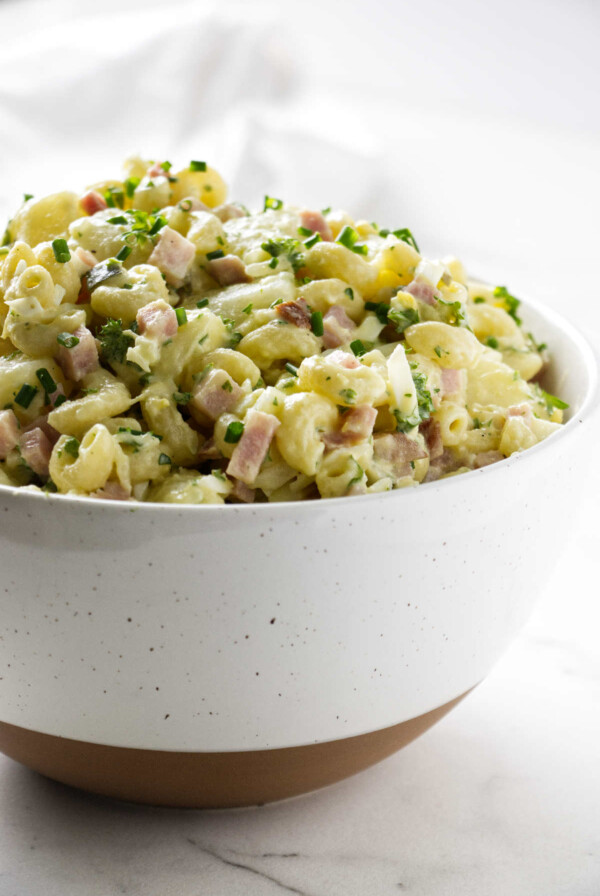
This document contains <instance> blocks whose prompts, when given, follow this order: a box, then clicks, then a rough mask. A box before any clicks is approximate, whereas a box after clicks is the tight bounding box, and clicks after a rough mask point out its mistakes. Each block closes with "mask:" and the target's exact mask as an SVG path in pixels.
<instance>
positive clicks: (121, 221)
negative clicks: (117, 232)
mask: <svg viewBox="0 0 600 896" xmlns="http://www.w3.org/2000/svg"><path fill="white" fill-rule="evenodd" d="M106 223H107V224H127V218H126V217H125V215H115V216H114V218H107V219H106Z"/></svg>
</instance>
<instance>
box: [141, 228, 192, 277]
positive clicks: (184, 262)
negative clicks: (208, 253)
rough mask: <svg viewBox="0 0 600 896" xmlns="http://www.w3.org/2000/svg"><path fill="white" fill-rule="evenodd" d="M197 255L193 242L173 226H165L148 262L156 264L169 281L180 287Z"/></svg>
mask: <svg viewBox="0 0 600 896" xmlns="http://www.w3.org/2000/svg"><path fill="white" fill-rule="evenodd" d="M195 256H196V247H195V246H194V244H193V243H191V242H190V241H189V240H186V238H185V237H184V236H182V235H181V234H180V233H177V231H176V230H173V229H172V228H171V227H163V229H162V230H161V231H160V237H159V238H158V242H157V244H156V246H155V247H154V249H153V251H152V255H151V256H150V258H149V259H148V264H153V265H156V267H157V268H158V269H159V271H160V272H161V273H162V274H164V275H165V280H166V281H167V283H170V284H171V286H175V287H179V286H182V285H183V281H184V280H185V277H186V274H187V272H188V271H189V269H190V266H191V264H192V262H193V260H194V258H195Z"/></svg>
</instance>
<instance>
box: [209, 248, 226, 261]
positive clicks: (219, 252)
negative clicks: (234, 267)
mask: <svg viewBox="0 0 600 896" xmlns="http://www.w3.org/2000/svg"><path fill="white" fill-rule="evenodd" d="M206 257H207V259H208V260H209V261H214V260H215V259H216V258H225V253H224V252H223V250H222V249H214V250H213V251H212V252H207V253H206Z"/></svg>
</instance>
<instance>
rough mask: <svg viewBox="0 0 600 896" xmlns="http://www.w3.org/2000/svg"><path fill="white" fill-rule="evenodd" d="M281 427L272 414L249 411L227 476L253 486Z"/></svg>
mask: <svg viewBox="0 0 600 896" xmlns="http://www.w3.org/2000/svg"><path fill="white" fill-rule="evenodd" d="M279 425H280V423H279V420H278V419H277V417H273V415H272V414H265V413H263V411H257V410H256V409H255V408H252V409H251V410H249V411H248V413H247V415H246V421H245V424H244V432H243V433H242V438H241V439H240V440H239V442H238V443H237V445H236V446H235V448H234V449H233V454H232V455H231V460H230V461H229V464H228V465H227V470H226V472H227V474H228V475H229V476H231V477H233V478H235V479H240V480H241V481H242V482H245V483H246V485H252V483H253V482H254V480H255V479H256V477H257V476H258V473H259V471H260V467H261V464H262V462H263V460H264V459H265V457H266V455H267V451H268V450H269V445H270V444H271V440H272V438H273V436H274V435H275V431H276V429H277V427H278V426H279Z"/></svg>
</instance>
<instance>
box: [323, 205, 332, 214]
mask: <svg viewBox="0 0 600 896" xmlns="http://www.w3.org/2000/svg"><path fill="white" fill-rule="evenodd" d="M321 214H322V215H330V214H331V206H330V205H328V206H327V208H322V209H321Z"/></svg>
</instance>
